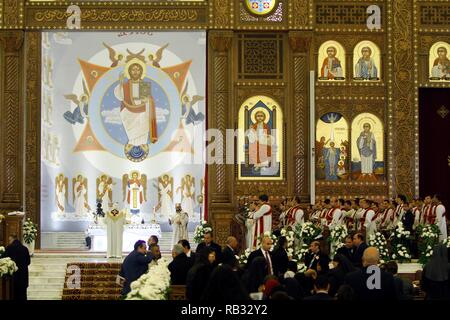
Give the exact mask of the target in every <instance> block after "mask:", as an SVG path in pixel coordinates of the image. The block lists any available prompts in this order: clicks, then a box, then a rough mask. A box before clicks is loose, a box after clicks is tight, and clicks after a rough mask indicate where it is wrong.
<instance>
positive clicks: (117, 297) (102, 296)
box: [62, 294, 120, 300]
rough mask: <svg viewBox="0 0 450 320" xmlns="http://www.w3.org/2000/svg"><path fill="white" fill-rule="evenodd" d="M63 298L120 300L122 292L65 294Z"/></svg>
mask: <svg viewBox="0 0 450 320" xmlns="http://www.w3.org/2000/svg"><path fill="white" fill-rule="evenodd" d="M62 300H120V294H85V295H72V296H63V297H62Z"/></svg>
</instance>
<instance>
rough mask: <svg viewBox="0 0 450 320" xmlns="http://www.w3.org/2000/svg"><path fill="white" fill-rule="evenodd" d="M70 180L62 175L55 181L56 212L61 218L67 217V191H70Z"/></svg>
mask: <svg viewBox="0 0 450 320" xmlns="http://www.w3.org/2000/svg"><path fill="white" fill-rule="evenodd" d="M68 187H69V179H67V177H65V176H64V174H62V173H60V174H59V175H57V176H56V179H55V200H56V212H57V215H58V216H59V217H64V216H65V215H66V203H67V202H68V201H67V190H68V189H69V188H68Z"/></svg>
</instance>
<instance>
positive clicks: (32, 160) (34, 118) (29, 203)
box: [24, 32, 41, 249]
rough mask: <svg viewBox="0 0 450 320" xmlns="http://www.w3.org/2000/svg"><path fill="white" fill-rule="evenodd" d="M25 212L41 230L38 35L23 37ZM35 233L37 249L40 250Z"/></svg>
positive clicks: (39, 55) (29, 34)
mask: <svg viewBox="0 0 450 320" xmlns="http://www.w3.org/2000/svg"><path fill="white" fill-rule="evenodd" d="M25 55H26V57H27V60H26V62H25V75H26V79H27V82H26V88H25V123H26V124H25V132H26V139H25V179H24V180H25V187H24V188H25V192H24V194H25V201H24V202H25V211H26V214H27V217H28V218H31V220H33V222H34V223H37V225H38V230H40V226H41V223H40V183H41V182H40V181H41V179H40V176H41V175H40V168H41V167H40V155H41V147H40V146H41V144H40V140H41V139H40V136H41V135H40V132H41V121H40V119H41V112H40V110H41V33H40V32H27V33H26V35H25ZM40 240H41V232H40V231H39V232H38V236H37V239H36V248H38V249H39V248H40Z"/></svg>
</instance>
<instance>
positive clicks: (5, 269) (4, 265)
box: [0, 258, 18, 278]
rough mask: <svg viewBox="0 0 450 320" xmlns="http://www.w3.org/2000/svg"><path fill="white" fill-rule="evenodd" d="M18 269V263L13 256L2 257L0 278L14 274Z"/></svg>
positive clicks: (0, 260)
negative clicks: (12, 258)
mask: <svg viewBox="0 0 450 320" xmlns="http://www.w3.org/2000/svg"><path fill="white" fill-rule="evenodd" d="M17 270H18V268H17V265H16V263H15V262H14V261H13V260H11V258H2V259H0V278H1V277H3V276H5V275H10V276H12V275H13V273H14V272H16V271H17Z"/></svg>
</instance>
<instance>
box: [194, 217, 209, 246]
mask: <svg viewBox="0 0 450 320" xmlns="http://www.w3.org/2000/svg"><path fill="white" fill-rule="evenodd" d="M206 232H212V226H211V225H210V224H209V223H208V222H206V221H202V222H201V223H200V224H199V225H198V226H197V227H195V232H194V242H195V243H200V242H202V241H203V236H204V235H205V233H206Z"/></svg>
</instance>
